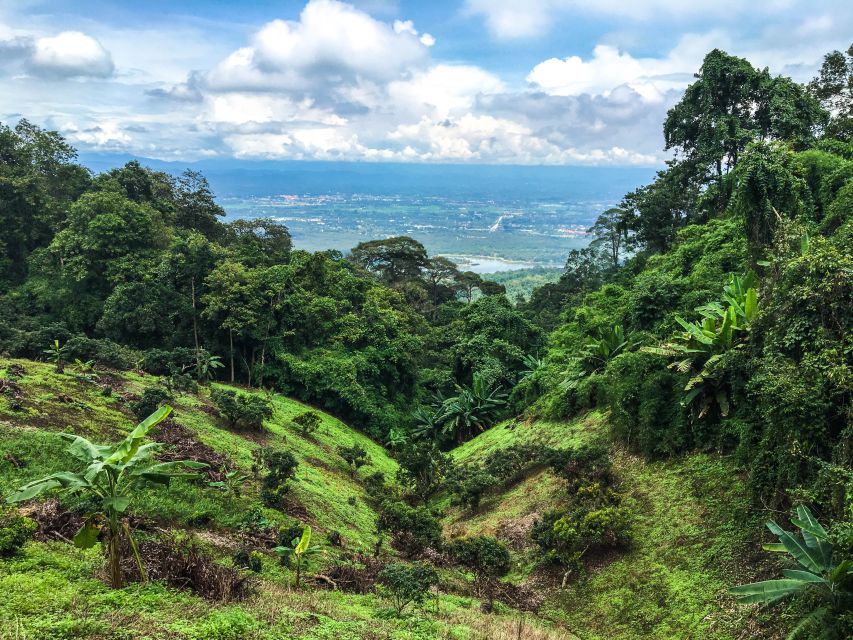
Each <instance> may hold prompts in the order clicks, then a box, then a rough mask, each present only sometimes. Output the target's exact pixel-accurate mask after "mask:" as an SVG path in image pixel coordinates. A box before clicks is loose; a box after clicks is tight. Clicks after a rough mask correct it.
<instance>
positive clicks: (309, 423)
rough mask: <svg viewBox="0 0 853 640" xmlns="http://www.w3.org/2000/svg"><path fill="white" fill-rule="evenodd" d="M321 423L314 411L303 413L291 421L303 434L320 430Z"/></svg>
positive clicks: (318, 415)
mask: <svg viewBox="0 0 853 640" xmlns="http://www.w3.org/2000/svg"><path fill="white" fill-rule="evenodd" d="M321 422H322V420H321V418H320V414H319V413H317V412H316V411H305V412H304V413H300V414H299V415H298V416H296V417H295V418H294V419H293V423H294V424H295V425H297V426H298V427H299V428H300V429H301V430H302V433H305V434H309V433H314V432H315V431H316V430H317V429H319V428H320V424H321Z"/></svg>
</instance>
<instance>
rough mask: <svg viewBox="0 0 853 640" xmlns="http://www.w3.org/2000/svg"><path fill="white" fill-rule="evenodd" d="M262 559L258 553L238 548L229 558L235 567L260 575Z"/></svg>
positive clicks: (245, 548) (246, 548)
mask: <svg viewBox="0 0 853 640" xmlns="http://www.w3.org/2000/svg"><path fill="white" fill-rule="evenodd" d="M262 558H263V556H262V555H261V554H260V553H259V552H257V551H254V550H252V549H249V548H248V547H239V548H238V549H237V550H236V551H235V552H234V555H233V556H231V559H232V560H233V562H234V566H235V567H239V568H240V569H248V570H249V571H252V572H254V573H260V572H261V569H263V562H262Z"/></svg>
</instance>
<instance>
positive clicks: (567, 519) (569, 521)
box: [531, 484, 631, 570]
mask: <svg viewBox="0 0 853 640" xmlns="http://www.w3.org/2000/svg"><path fill="white" fill-rule="evenodd" d="M580 493H581V497H580V499H579V500H578V501H577V502H576V504H573V505H572V506H571V507H568V508H566V507H563V508H560V509H555V510H553V511H549V512H547V513H546V514H545V515H544V516H543V517H542V519H541V520H539V521H538V522H537V523H536V524H535V525H534V527H533V531H532V533H531V537H532V538H533V541H534V542H536V543H537V544H538V545H539V546H540V548H541V549H542V550H543V551H545V552H546V553H548V554H549V555H551V556H552V557H553V558H554V559H556V560H558V561H559V562H560V563H561V564H562V565H564V566H565V567H567V568H568V569H569V570H572V569H580V568H582V566H583V564H582V557H583V555H584V554H585V553H587V552H589V551H597V550H600V549H606V548H612V547H618V546H620V545H622V544H624V543H626V542H627V541H628V539H629V534H630V523H631V518H630V512H629V511H628V509H626V508H625V507H621V506H618V504H613V503H611V500H613V494H612V490H604V492H603V493H602V490H601V488H600V486H599V485H596V484H593V485H588V486H587V487H584V488H582V489H581V491H580ZM584 493H586V494H600V495H599V496H598V497H599V500H589V499H584V495H583V494H584ZM602 503H603V504H602Z"/></svg>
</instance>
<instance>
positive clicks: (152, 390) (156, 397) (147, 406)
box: [128, 385, 172, 420]
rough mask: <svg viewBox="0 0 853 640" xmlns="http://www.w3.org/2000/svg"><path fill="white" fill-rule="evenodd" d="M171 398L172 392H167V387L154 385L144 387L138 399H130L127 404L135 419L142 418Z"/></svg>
mask: <svg viewBox="0 0 853 640" xmlns="http://www.w3.org/2000/svg"><path fill="white" fill-rule="evenodd" d="M171 399H172V394H171V393H169V390H168V389H166V388H165V387H162V386H160V385H155V386H153V387H146V388H145V390H144V391H143V392H142V395H141V396H140V397H139V399H137V400H131V401H130V402H129V403H128V406H129V407H130V410H131V411H132V412H133V415H134V416H136V419H137V420H143V419H144V418H145V417H146V416H150V415H151V414H152V413H154V412H155V411H157V409H159V408H160V407H162V406H163V405H165V404H166V403H168V402H169V401H170V400H171Z"/></svg>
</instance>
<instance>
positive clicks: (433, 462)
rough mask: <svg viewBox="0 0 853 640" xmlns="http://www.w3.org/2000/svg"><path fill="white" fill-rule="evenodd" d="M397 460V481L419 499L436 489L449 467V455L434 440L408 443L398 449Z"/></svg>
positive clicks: (425, 497) (424, 498) (423, 498)
mask: <svg viewBox="0 0 853 640" xmlns="http://www.w3.org/2000/svg"><path fill="white" fill-rule="evenodd" d="M397 462H399V464H400V469H399V470H398V472H397V482H399V483H400V484H401V485H403V486H404V487H406V488H408V489H409V490H410V491H412V493H413V494H414V495H415V496H416V497H417V498H419V499H420V500H426V499H427V498H428V497H429V496H431V495H432V494H433V492H434V491H435V490H436V489H438V487H439V485H440V484H441V482H442V479H443V478H444V476H445V474H446V473H447V471H448V469H449V468H450V456H449V455H448V454H446V453H444V452H443V451H441V449H440V448H439V447H438V445H437V444H436V443H435V442H434V441H424V442H411V443H408V444H407V445H406V446H404V447H403V448H402V449H401V450H400V453H399V455H398V456H397Z"/></svg>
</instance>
